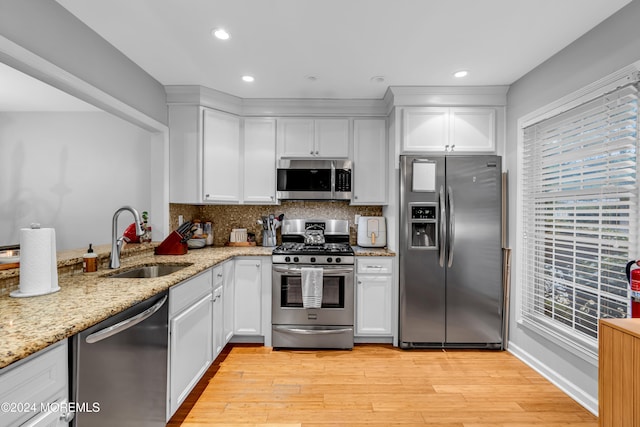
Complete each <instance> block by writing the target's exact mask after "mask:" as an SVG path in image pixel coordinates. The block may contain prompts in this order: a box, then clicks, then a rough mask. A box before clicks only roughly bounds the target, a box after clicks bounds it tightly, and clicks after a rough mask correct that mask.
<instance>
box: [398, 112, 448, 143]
mask: <svg viewBox="0 0 640 427" xmlns="http://www.w3.org/2000/svg"><path fill="white" fill-rule="evenodd" d="M448 144H449V109H448V108H446V107H422V108H405V109H404V110H402V151H403V152H424V151H445V147H446V146H447V145H448Z"/></svg>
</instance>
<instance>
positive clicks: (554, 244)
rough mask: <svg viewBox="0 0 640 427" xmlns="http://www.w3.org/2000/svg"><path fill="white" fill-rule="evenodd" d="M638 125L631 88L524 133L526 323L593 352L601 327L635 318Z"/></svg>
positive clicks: (523, 310)
mask: <svg viewBox="0 0 640 427" xmlns="http://www.w3.org/2000/svg"><path fill="white" fill-rule="evenodd" d="M637 125H638V90H637V86H636V84H633V85H627V86H625V87H622V88H619V89H616V90H615V91H613V92H611V93H608V94H606V95H603V96H600V97H597V98H596V99H593V100H591V101H588V102H586V103H584V104H582V105H579V106H577V107H574V108H572V109H570V110H568V111H564V112H562V113H560V114H558V115H556V116H554V117H551V118H548V119H545V120H542V121H540V122H538V123H535V124H533V125H531V126H529V127H526V128H525V129H524V130H523V131H524V139H523V151H522V153H523V157H522V162H523V164H522V189H523V211H522V214H523V224H524V228H523V231H524V236H523V237H524V239H523V241H524V248H523V249H524V250H523V256H522V263H523V269H522V271H523V276H522V279H523V283H522V290H523V292H522V294H521V295H522V304H521V313H520V314H521V317H522V319H523V321H526V322H531V323H533V324H534V325H536V326H539V327H541V328H543V329H544V330H545V331H547V332H549V333H552V334H556V335H557V336H558V337H559V338H561V339H563V340H567V339H568V340H569V341H571V343H572V344H575V345H578V346H580V347H581V348H586V349H587V350H590V351H592V352H593V351H595V349H596V348H597V337H598V319H599V318H617V317H628V311H629V294H628V284H627V280H626V276H625V273H624V266H625V265H626V262H627V261H628V260H630V259H632V258H633V257H634V256H635V255H636V254H635V248H637V228H638V186H637V181H636V175H637V161H636V152H637V146H638V135H637Z"/></svg>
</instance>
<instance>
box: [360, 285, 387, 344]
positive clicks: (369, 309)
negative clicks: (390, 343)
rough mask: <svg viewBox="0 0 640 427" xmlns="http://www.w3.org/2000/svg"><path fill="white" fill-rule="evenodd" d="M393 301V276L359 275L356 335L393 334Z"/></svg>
mask: <svg viewBox="0 0 640 427" xmlns="http://www.w3.org/2000/svg"><path fill="white" fill-rule="evenodd" d="M391 301H392V295H391V276H386V275H385V276H383V275H380V276H369V275H367V276H358V277H357V285H356V335H367V336H370V335H384V336H390V335H392V332H391Z"/></svg>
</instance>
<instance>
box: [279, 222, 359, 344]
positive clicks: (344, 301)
mask: <svg viewBox="0 0 640 427" xmlns="http://www.w3.org/2000/svg"><path fill="white" fill-rule="evenodd" d="M282 242H283V243H282V245H280V246H278V247H276V248H275V249H274V250H273V284H272V289H273V290H272V316H271V320H272V324H273V330H272V332H273V333H272V343H273V347H274V348H343V349H350V348H353V322H354V285H353V282H354V252H353V249H352V248H351V246H350V245H349V223H348V221H343V220H305V219H296V220H284V221H283V223H282ZM311 268H320V269H321V270H322V300H321V304H320V307H318V308H305V306H304V304H303V296H304V295H303V293H304V292H303V279H302V276H303V273H304V270H305V269H311Z"/></svg>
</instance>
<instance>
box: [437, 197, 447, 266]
mask: <svg viewBox="0 0 640 427" xmlns="http://www.w3.org/2000/svg"><path fill="white" fill-rule="evenodd" d="M446 232H447V206H446V205H445V202H444V188H443V187H442V186H440V230H439V234H440V236H439V237H438V246H439V255H440V267H444V256H445V253H444V251H445V247H444V246H445V242H446V241H447V239H446V238H445V234H446Z"/></svg>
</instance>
